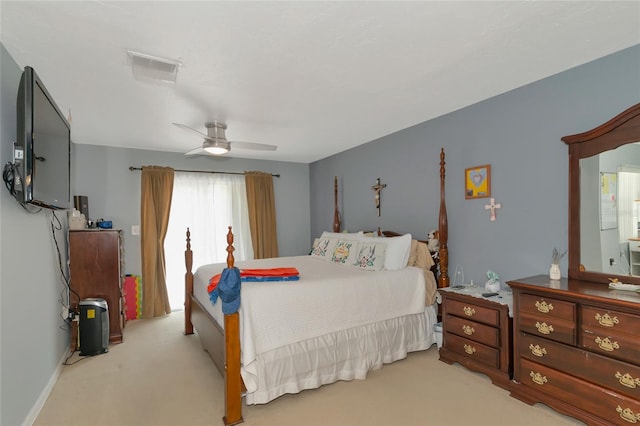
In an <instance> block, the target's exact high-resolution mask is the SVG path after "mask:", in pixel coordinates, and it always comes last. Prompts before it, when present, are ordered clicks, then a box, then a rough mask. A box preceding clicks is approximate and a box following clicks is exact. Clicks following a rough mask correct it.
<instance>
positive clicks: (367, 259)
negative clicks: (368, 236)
mask: <svg viewBox="0 0 640 426" xmlns="http://www.w3.org/2000/svg"><path fill="white" fill-rule="evenodd" d="M386 249H387V245H386V244H384V243H359V244H358V250H357V255H356V260H355V262H354V263H353V266H357V267H358V268H360V269H364V270H366V271H380V270H382V268H384V254H385V250H386Z"/></svg>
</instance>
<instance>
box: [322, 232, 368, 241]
mask: <svg viewBox="0 0 640 426" xmlns="http://www.w3.org/2000/svg"><path fill="white" fill-rule="evenodd" d="M362 235H363V233H362V231H360V232H329V231H324V232H323V233H322V235H321V236H320V238H324V237H327V238H331V237H333V238H338V239H343V240H357V239H358V238H360V237H361V236H362Z"/></svg>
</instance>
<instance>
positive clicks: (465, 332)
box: [462, 325, 476, 336]
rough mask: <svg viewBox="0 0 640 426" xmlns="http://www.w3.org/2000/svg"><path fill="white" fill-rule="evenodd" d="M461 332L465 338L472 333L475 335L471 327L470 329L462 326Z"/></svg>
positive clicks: (467, 326) (468, 326)
mask: <svg viewBox="0 0 640 426" xmlns="http://www.w3.org/2000/svg"><path fill="white" fill-rule="evenodd" d="M462 332H463V333H464V334H466V335H467V336H471V335H472V334H473V333H475V332H476V331H475V330H474V328H473V327H471V326H470V325H463V326H462Z"/></svg>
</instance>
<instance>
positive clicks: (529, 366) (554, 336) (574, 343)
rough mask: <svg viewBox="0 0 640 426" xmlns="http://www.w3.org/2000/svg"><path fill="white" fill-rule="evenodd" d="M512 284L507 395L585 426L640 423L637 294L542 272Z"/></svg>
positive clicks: (639, 307)
mask: <svg viewBox="0 0 640 426" xmlns="http://www.w3.org/2000/svg"><path fill="white" fill-rule="evenodd" d="M509 285H510V286H511V288H512V289H513V298H514V299H513V303H514V375H513V379H514V383H513V385H512V387H511V395H512V396H514V397H516V398H518V399H520V400H522V401H524V402H527V403H529V404H534V403H537V402H542V403H544V404H547V405H549V406H550V407H552V408H554V409H556V410H558V411H560V412H562V413H565V414H568V415H570V416H574V417H576V418H578V419H580V420H582V421H584V422H585V423H587V424H590V425H611V424H618V425H626V424H629V423H638V422H640V340H639V339H638V335H640V294H638V293H635V292H630V291H621V290H610V289H609V288H608V285H607V284H604V283H594V282H589V281H581V280H573V279H570V280H567V279H562V280H560V281H550V280H549V278H548V277H547V276H543V275H541V276H536V277H530V278H525V279H521V280H515V281H511V282H509Z"/></svg>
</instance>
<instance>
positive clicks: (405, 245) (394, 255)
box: [359, 234, 411, 271]
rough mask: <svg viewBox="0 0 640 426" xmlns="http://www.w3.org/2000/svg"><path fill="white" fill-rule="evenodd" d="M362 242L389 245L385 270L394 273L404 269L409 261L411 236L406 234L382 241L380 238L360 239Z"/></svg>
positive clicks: (385, 258)
mask: <svg viewBox="0 0 640 426" xmlns="http://www.w3.org/2000/svg"><path fill="white" fill-rule="evenodd" d="M359 240H360V241H362V242H369V243H380V242H381V241H383V242H384V243H385V244H386V245H387V250H386V251H385V255H384V269H386V270H388V271H394V270H396V269H403V268H405V267H406V266H407V262H408V261H409V254H410V253H411V234H404V235H401V236H399V237H387V238H384V239H382V240H381V239H380V238H379V237H364V236H363V237H360V239H359Z"/></svg>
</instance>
